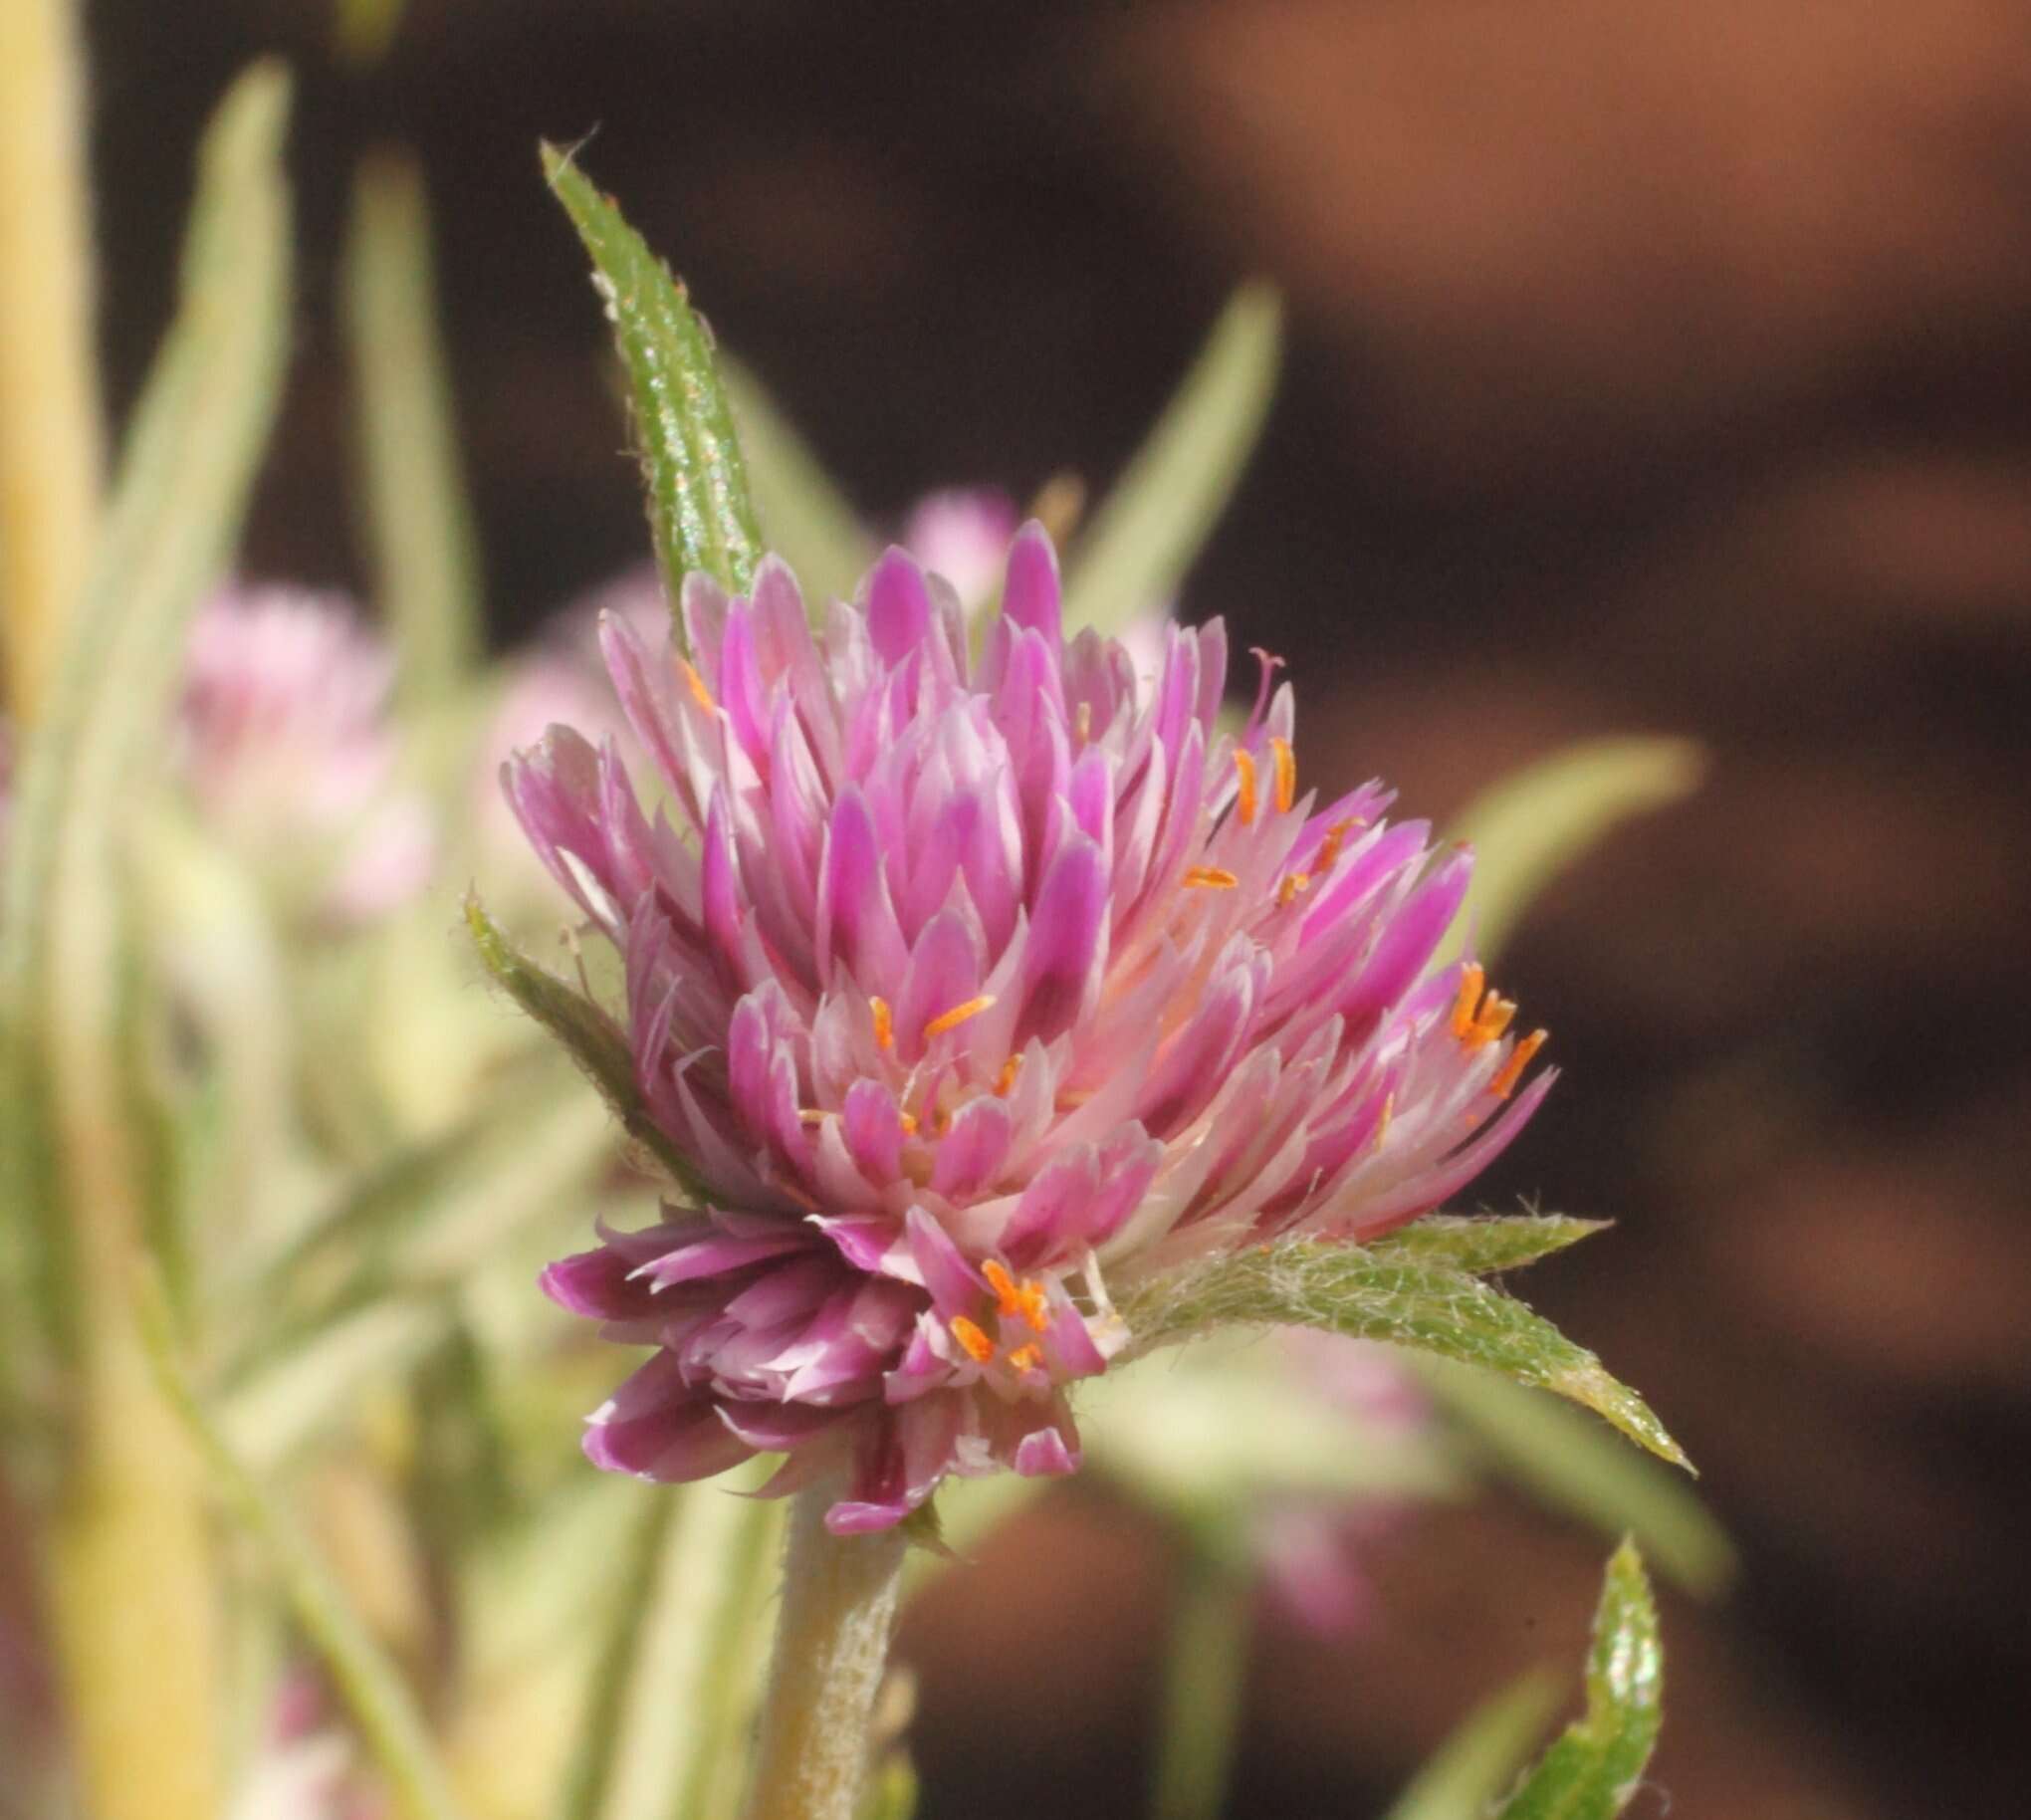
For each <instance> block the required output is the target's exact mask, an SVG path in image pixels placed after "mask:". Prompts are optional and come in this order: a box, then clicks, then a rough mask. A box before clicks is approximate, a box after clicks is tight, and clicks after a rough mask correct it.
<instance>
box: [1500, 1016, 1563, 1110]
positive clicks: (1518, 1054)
mask: <svg viewBox="0 0 2031 1820" xmlns="http://www.w3.org/2000/svg"><path fill="white" fill-rule="evenodd" d="M1550 1034H1551V1032H1550V1031H1549V1030H1532V1031H1531V1032H1530V1034H1529V1035H1527V1036H1525V1037H1524V1038H1523V1039H1522V1040H1521V1041H1520V1042H1518V1043H1517V1044H1516V1046H1515V1047H1514V1048H1513V1049H1511V1050H1510V1051H1509V1059H1508V1060H1507V1061H1505V1062H1503V1063H1502V1067H1501V1072H1500V1073H1498V1074H1497V1075H1496V1076H1495V1077H1494V1079H1493V1080H1491V1081H1489V1082H1488V1091H1489V1092H1490V1093H1492V1094H1493V1095H1494V1096H1495V1097H1496V1098H1497V1099H1507V1098H1508V1097H1509V1095H1510V1094H1511V1093H1513V1092H1514V1091H1515V1090H1516V1083H1517V1082H1518V1081H1519V1080H1521V1079H1522V1078H1523V1070H1524V1069H1525V1068H1527V1067H1528V1066H1529V1065H1530V1058H1531V1056H1533V1055H1535V1054H1536V1053H1537V1051H1538V1050H1539V1049H1541V1048H1543V1047H1544V1044H1545V1040H1546V1038H1547V1037H1549V1036H1550Z"/></svg>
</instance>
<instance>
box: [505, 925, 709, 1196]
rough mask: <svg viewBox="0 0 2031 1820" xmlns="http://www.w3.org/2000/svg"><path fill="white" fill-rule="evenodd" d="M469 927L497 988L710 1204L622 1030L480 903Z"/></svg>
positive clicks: (684, 1184)
mask: <svg viewBox="0 0 2031 1820" xmlns="http://www.w3.org/2000/svg"><path fill="white" fill-rule="evenodd" d="M466 927H467V928H468V929H470V930H471V931H472V937H473V947H474V948H475V950H476V951H477V952H478V954H479V957H480V964H481V965H482V966H483V967H485V968H486V970H487V972H488V973H489V974H491V975H492V976H493V978H494V981H495V983H496V984H497V985H499V986H500V987H501V988H502V989H503V990H504V991H505V992H506V993H507V994H508V996H509V997H510V998H511V999H513V1000H514V1001H515V1003H516V1004H517V1005H519V1006H521V1007H522V1009H523V1010H524V1011H525V1012H527V1013H528V1014H529V1015H530V1016H531V1017H532V1018H534V1019H535V1020H536V1021H537V1023H538V1024H542V1025H543V1027H544V1028H545V1029H546V1030H548V1031H549V1032H550V1033H551V1034H552V1035H553V1036H555V1037H556V1038H557V1039H558V1041H560V1042H561V1043H563V1044H564V1047H565V1048H566V1049H567V1050H568V1051H569V1052H570V1055H571V1058H572V1059H573V1060H574V1061H576V1062H577V1064H578V1066H579V1067H580V1068H581V1069H582V1070H583V1071H584V1073H585V1077H586V1078H587V1079H588V1080H590V1081H591V1083H592V1084H593V1085H594V1086H595V1087H597V1088H598V1089H599V1091H600V1094H601V1095H602V1096H603V1097H604V1099H605V1101H606V1103H607V1105H608V1106H610V1107H611V1108H612V1109H613V1113H614V1116H615V1117H616V1118H618V1119H619V1120H620V1123H621V1128H622V1129H623V1130H624V1131H626V1133H627V1134H628V1136H629V1137H631V1138H632V1139H634V1141H635V1142H636V1143H637V1144H639V1145H640V1146H641V1147H642V1148H643V1149H644V1150H646V1151H648V1152H649V1154H650V1155H651V1156H653V1157H654V1158H655V1159H656V1161H657V1162H658V1163H660V1164H661V1165H662V1166H663V1168H664V1169H665V1170H667V1171H668V1172H669V1174H670V1175H671V1177H672V1178H673V1179H674V1180H675V1181H676V1182H677V1184H678V1186H679V1187H681V1188H683V1189H684V1190H685V1191H686V1192H687V1193H689V1194H690V1195H692V1196H693V1198H694V1199H697V1200H701V1201H702V1200H703V1199H704V1197H705V1194H706V1190H705V1187H704V1185H703V1184H702V1183H701V1182H700V1181H699V1179H698V1176H697V1174H696V1172H695V1171H694V1170H693V1169H692V1167H691V1165H690V1164H689V1163H688V1162H687V1161H686V1160H685V1159H684V1158H683V1157H682V1156H680V1155H679V1154H678V1152H677V1151H676V1150H675V1149H674V1148H672V1146H671V1143H670V1140H669V1139H668V1138H667V1137H665V1136H664V1135H663V1133H662V1132H661V1131H659V1130H658V1129H657V1128H656V1124H655V1121H654V1120H652V1119H651V1118H650V1117H649V1115H648V1111H647V1108H646V1107H645V1106H644V1105H643V1103H642V1096H641V1090H640V1089H639V1088H638V1087H637V1086H636V1084H635V1073H634V1058H633V1056H632V1054H631V1053H630V1051H629V1049H628V1042H627V1037H626V1035H625V1034H624V1033H623V1032H622V1031H621V1029H620V1026H619V1025H618V1024H615V1023H614V1021H613V1020H612V1019H611V1018H609V1017H608V1016H607V1015H606V1014H605V1013H604V1012H603V1011H601V1010H600V1009H599V1007H598V1006H596V1005H594V1004H593V1003H592V1001H591V1000H589V999H588V998H586V997H585V995H584V994H583V993H581V992H579V991H578V990H577V988H576V987H573V986H570V985H567V984H566V983H565V982H564V981H563V980H561V979H559V978H558V977H557V975H556V974H554V973H552V972H550V970H549V969H548V968H543V967H539V966H538V965H537V964H536V963H535V962H534V961H532V960H530V959H528V957H526V956H525V955H522V954H519V953H517V952H516V949H515V946H514V944H513V943H511V942H510V941H509V940H508V938H507V937H506V936H505V935H503V934H502V933H501V931H500V929H499V928H498V927H497V926H496V925H495V923H494V921H493V919H492V918H491V917H489V916H488V915H487V913H486V911H485V910H484V909H483V908H481V905H480V901H479V899H478V898H476V897H470V898H468V899H467V900H466Z"/></svg>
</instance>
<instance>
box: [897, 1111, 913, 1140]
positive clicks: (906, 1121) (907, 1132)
mask: <svg viewBox="0 0 2031 1820" xmlns="http://www.w3.org/2000/svg"><path fill="white" fill-rule="evenodd" d="M896 1122H897V1123H898V1124H900V1125H901V1126H902V1128H903V1136H905V1137H915V1136H916V1135H917V1115H916V1114H915V1113H914V1112H899V1113H897V1114H896Z"/></svg>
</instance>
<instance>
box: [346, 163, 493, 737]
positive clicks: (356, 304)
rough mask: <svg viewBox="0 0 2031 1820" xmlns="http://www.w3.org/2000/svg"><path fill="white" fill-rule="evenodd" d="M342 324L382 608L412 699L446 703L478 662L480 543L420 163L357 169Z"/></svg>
mask: <svg viewBox="0 0 2031 1820" xmlns="http://www.w3.org/2000/svg"><path fill="white" fill-rule="evenodd" d="M345 325H346V332H347V337H348V340H349V341H350V349H351V356H352V381H353V389H354V403H355V411H356V416H357V434H358V446H359V468H360V479H361V483H362V491H363V493H364V495H365V502H366V525H367V532H368V536H369V539H370V541H371V544H372V550H373V569H374V583H375V587H374V592H375V598H376V600H377V602H378V604H379V606H380V610H381V616H382V617H383V619H385V620H386V622H387V627H388V631H389V634H390V635H391V636H392V638H393V639H394V643H395V651H396V656H397V658H398V661H399V669H398V681H399V686H400V688H401V691H402V694H403V696H404V697H405V698H406V699H407V700H409V701H411V702H416V703H429V702H435V701H439V700H441V699H443V698H444V697H445V696H446V695H448V694H450V693H451V692H452V691H454V690H455V689H456V688H457V687H458V684H459V683H460V681H461V680H462V679H463V678H464V677H465V676H466V674H467V673H468V672H469V671H470V670H471V668H472V666H473V664H474V663H475V662H476V661H477V660H478V658H479V654H480V643H481V619H480V598H481V586H480V573H479V539H478V535H477V533H476V532H475V531H474V529H473V516H472V508H471V506H470V504H469V503H468V501H467V498H466V490H465V477H464V474H463V473H462V471H461V469H460V464H459V458H458V432H457V426H456V424H455V423H454V421H453V413H452V397H451V379H450V374H449V370H448V363H447V361H446V357H445V351H444V341H443V336H442V333H441V331H440V327H439V323H438V308H437V286H436V284H435V282H434V280H433V277H432V272H431V246H430V210H429V203H428V201H427V199H426V198H425V196H424V193H423V177H422V173H421V172H420V171H419V170H418V168H417V167H416V164H415V162H414V160H413V159H411V158H408V157H405V156H402V155H399V154H396V153H393V152H381V153H378V154H375V155H372V156H369V157H368V158H367V159H366V160H365V161H364V162H363V163H362V164H361V165H360V167H359V175H358V178H357V179H356V181H355V182H354V184H353V188H352V225H351V229H350V232H349V233H348V235H347V239H346V246H345Z"/></svg>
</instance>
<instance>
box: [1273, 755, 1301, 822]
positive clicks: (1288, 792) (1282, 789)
mask: <svg viewBox="0 0 2031 1820" xmlns="http://www.w3.org/2000/svg"><path fill="white" fill-rule="evenodd" d="M1269 755H1270V757H1271V758H1272V759H1273V760H1274V761H1275V765H1276V809H1277V812H1278V813H1279V814H1285V815H1287V814H1289V813H1290V805H1291V804H1292V803H1293V802H1295V801H1296V800H1297V754H1296V753H1294V752H1292V751H1291V750H1290V742H1289V741H1288V740H1274V739H1272V740H1271V741H1270V742H1269Z"/></svg>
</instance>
